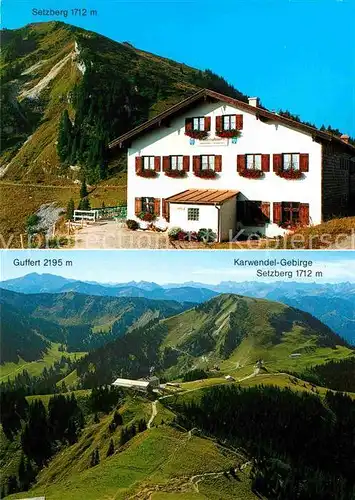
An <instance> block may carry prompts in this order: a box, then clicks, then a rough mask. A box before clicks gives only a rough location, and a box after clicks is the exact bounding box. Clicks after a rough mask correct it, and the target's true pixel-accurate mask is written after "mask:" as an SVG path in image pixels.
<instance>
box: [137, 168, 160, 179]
mask: <svg viewBox="0 0 355 500" xmlns="http://www.w3.org/2000/svg"><path fill="white" fill-rule="evenodd" d="M137 175H139V177H148V178H154V177H157V176H158V172H156V171H155V170H151V169H150V168H149V169H148V168H147V169H144V168H143V169H142V170H138V172H137Z"/></svg>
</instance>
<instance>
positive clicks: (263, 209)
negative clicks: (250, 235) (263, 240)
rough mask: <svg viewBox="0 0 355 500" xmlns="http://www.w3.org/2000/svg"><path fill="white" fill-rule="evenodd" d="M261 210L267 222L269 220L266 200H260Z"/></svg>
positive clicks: (268, 205) (268, 206)
mask: <svg viewBox="0 0 355 500" xmlns="http://www.w3.org/2000/svg"><path fill="white" fill-rule="evenodd" d="M261 211H262V213H263V216H264V217H265V220H264V222H265V224H266V223H267V222H270V203H269V202H268V201H262V202H261Z"/></svg>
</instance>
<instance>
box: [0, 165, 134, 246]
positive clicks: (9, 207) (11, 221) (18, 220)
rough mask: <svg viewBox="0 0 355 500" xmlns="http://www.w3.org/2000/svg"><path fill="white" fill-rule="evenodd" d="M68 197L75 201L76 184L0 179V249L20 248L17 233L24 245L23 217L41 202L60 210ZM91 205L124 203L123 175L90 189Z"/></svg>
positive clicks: (76, 195)
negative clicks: (114, 180) (113, 181)
mask: <svg viewBox="0 0 355 500" xmlns="http://www.w3.org/2000/svg"><path fill="white" fill-rule="evenodd" d="M70 198H73V199H74V202H75V206H76V207H77V205H78V203H79V187H78V186H77V185H75V184H72V183H71V184H70V185H49V186H48V185H41V184H38V185H36V184H29V185H28V184H19V183H13V182H0V214H1V215H0V248H20V246H21V240H20V234H23V238H24V243H25V246H26V234H25V231H26V219H27V217H28V216H29V215H31V214H33V213H35V212H36V211H37V210H38V208H39V207H40V206H41V205H42V204H44V203H51V202H54V201H55V202H56V204H57V205H58V206H60V207H62V208H63V209H65V208H66V206H67V203H68V201H69V200H70ZM89 200H90V203H91V206H92V208H100V207H101V206H102V202H104V203H105V205H106V206H115V205H119V204H125V203H126V177H125V175H121V176H119V177H118V178H117V184H114V183H102V184H101V185H98V186H96V187H95V188H93V189H91V190H90V195H89Z"/></svg>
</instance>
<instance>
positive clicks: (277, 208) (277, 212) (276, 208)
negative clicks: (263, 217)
mask: <svg viewBox="0 0 355 500" xmlns="http://www.w3.org/2000/svg"><path fill="white" fill-rule="evenodd" d="M273 212H274V213H273V223H274V224H280V222H281V218H282V204H281V203H279V202H277V203H275V202H274V204H273Z"/></svg>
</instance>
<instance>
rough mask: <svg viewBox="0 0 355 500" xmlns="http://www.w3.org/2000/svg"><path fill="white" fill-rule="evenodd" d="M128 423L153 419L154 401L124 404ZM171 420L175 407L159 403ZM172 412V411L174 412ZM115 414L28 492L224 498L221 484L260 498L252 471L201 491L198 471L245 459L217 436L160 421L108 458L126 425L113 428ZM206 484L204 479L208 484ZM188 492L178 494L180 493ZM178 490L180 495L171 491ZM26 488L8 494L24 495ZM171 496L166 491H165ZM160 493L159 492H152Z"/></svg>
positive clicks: (73, 497)
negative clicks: (253, 489)
mask: <svg viewBox="0 0 355 500" xmlns="http://www.w3.org/2000/svg"><path fill="white" fill-rule="evenodd" d="M120 412H121V413H122V415H123V419H124V424H125V425H127V424H129V423H131V422H133V421H134V420H138V419H139V418H142V417H144V418H146V419H147V420H148V418H149V416H150V413H151V404H150V402H149V401H147V400H144V399H142V398H137V397H136V398H128V400H127V402H126V403H125V405H124V406H123V407H122V408H121V409H120ZM159 412H162V413H163V416H164V418H165V421H167V420H168V418H169V417H168V412H169V410H166V409H162V407H161V405H159V408H158V416H157V417H156V419H158V418H160V415H159ZM169 413H170V416H171V415H172V414H171V412H169ZM111 419H112V415H108V416H105V417H103V418H102V419H101V421H100V423H98V424H90V425H88V426H87V428H86V429H85V430H84V432H83V434H82V436H81V438H80V440H79V442H78V443H76V444H75V445H73V446H70V447H68V448H66V449H65V450H64V451H62V452H60V453H59V454H58V455H57V456H56V457H55V458H54V459H53V460H52V461H51V463H50V464H49V466H48V467H46V468H45V469H43V471H42V472H41V473H40V475H39V478H38V483H37V485H36V487H34V488H33V489H32V490H31V491H30V492H29V493H28V494H27V493H26V495H27V496H30V495H33V496H34V495H42V494H45V495H46V498H48V500H59V499H60V500H61V499H62V498H66V499H67V500H81V499H85V500H99V499H115V500H119V499H123V498H127V495H129V496H130V498H136V499H147V500H148V498H151V497H150V495H151V494H152V493H154V495H157V493H155V492H159V491H160V494H159V495H158V496H156V498H172V499H174V498H181V499H182V500H187V499H189V498H190V499H191V500H195V499H196V500H197V499H199V498H211V499H216V500H217V499H220V498H221V496H216V495H220V492H218V490H219V488H220V487H222V486H223V488H224V489H225V491H226V492H227V490H228V491H229V493H228V494H229V495H232V494H234V497H233V496H223V498H226V499H229V498H238V497H239V498H243V499H244V498H245V500H249V499H253V498H255V497H254V496H253V495H252V494H251V493H250V488H249V479H248V477H247V474H246V473H245V474H241V481H240V482H235V483H234V484H233V485H232V487H231V484H230V481H228V480H227V479H225V478H223V479H222V483H224V484H222V485H221V484H220V481H221V479H219V478H216V479H215V480H211V479H208V480H206V481H205V480H204V481H202V482H201V483H200V485H201V492H202V493H201V494H197V493H196V492H195V490H194V487H193V485H192V484H191V483H190V481H189V480H190V478H191V476H193V475H194V474H199V473H204V472H219V471H223V470H227V469H229V467H231V466H232V465H236V464H237V463H240V462H241V461H242V460H241V459H240V458H237V457H236V456H235V454H233V453H231V452H228V451H226V450H221V449H220V448H219V447H218V446H217V445H216V444H215V443H214V442H213V441H211V440H208V439H204V438H201V437H196V436H189V434H188V433H187V432H183V431H182V432H181V431H177V430H175V429H173V428H171V427H169V426H166V425H160V426H159V427H153V428H151V429H148V430H146V431H145V432H143V433H141V434H138V435H137V436H136V437H135V438H133V439H132V440H131V441H130V442H129V443H128V444H126V445H125V446H124V447H123V448H121V449H120V451H119V452H118V451H116V453H115V454H114V455H113V456H112V457H109V458H105V457H106V450H107V448H108V444H109V441H110V439H111V437H112V438H113V440H114V442H115V446H116V448H117V445H118V440H119V436H120V428H118V429H117V430H116V431H115V432H114V433H113V434H110V432H109V431H108V425H109V423H110V421H111ZM96 447H98V448H99V451H100V464H99V465H98V466H96V467H94V468H88V463H89V461H90V455H91V452H92V451H93V450H94V449H95V448H96ZM202 483H203V484H202ZM179 490H181V492H182V493H183V494H181V496H180V494H178V493H177V492H179ZM173 492H174V495H170V493H171V494H172V493H173ZM26 495H24V494H23V493H22V494H21V493H19V494H16V495H12V496H10V497H8V498H21V497H22V498H23V497H24V496H26ZM164 495H165V496H164ZM152 498H154V496H153V497H152Z"/></svg>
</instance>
